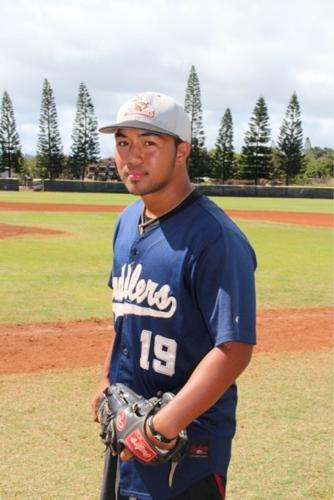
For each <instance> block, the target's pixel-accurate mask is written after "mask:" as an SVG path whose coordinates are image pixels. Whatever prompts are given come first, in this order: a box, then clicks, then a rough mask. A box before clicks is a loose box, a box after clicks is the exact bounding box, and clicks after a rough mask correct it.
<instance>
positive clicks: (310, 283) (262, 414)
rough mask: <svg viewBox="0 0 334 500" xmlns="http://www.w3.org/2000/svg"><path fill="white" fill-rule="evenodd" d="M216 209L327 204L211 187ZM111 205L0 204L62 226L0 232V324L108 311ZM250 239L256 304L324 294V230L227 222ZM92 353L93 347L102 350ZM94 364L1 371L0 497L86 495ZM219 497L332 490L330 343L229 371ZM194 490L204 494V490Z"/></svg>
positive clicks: (93, 450) (30, 196)
mask: <svg viewBox="0 0 334 500" xmlns="http://www.w3.org/2000/svg"><path fill="white" fill-rule="evenodd" d="M132 199H133V198H132V197H129V196H123V195H112V199H111V197H110V195H96V194H94V195H87V194H80V195H78V194H75V195H74V194H71V193H66V194H62V193H24V192H23V193H0V201H2V200H4V201H6V200H12V201H34V202H35V201H39V202H58V203H64V202H66V203H101V204H105V203H107V204H127V203H129V201H130V200H132ZM216 200H217V201H218V202H219V204H222V206H224V207H226V208H241V209H245V208H246V207H248V208H249V209H252V210H259V209H261V210H292V211H309V212H332V208H333V205H332V202H330V201H329V200H277V199H274V200H271V199H236V198H224V199H223V198H219V199H218V198H217V199H216ZM116 217H117V215H116V214H113V213H100V214H97V213H85V214H83V213H66V212H60V213H48V212H45V213H43V212H5V211H3V212H1V211H0V223H6V224H20V225H28V226H40V227H48V228H52V229H57V230H61V231H65V232H66V233H67V234H66V235H62V236H58V235H55V236H51V237H45V236H29V237H27V236H26V237H22V238H11V239H4V240H0V254H1V261H0V269H1V299H0V323H4V322H30V321H52V320H59V319H61V320H68V319H81V318H89V317H109V316H110V314H111V296H110V292H109V290H108V288H107V286H106V281H107V279H108V275H109V272H110V265H111V258H112V255H111V244H112V234H113V227H114V224H115V220H116ZM237 222H238V224H239V225H240V227H241V228H242V229H243V230H244V231H245V232H246V234H247V236H248V237H249V239H250V240H251V242H252V243H253V245H254V247H255V249H256V252H257V255H258V261H259V266H258V270H257V273H256V276H257V290H258V305H259V307H260V308H268V307H270V308H280V307H303V306H304V307H305V306H313V307H316V306H330V305H332V304H333V260H332V258H333V233H332V230H331V229H329V228H320V227H319V228H311V227H306V226H296V225H288V224H274V223H269V222H263V221H262V222H260V221H250V220H247V221H244V220H238V221H237ZM101 356H102V357H103V353H101ZM99 373H100V367H94V368H90V369H77V370H66V371H60V370H54V371H48V372H43V373H39V374H34V375H3V376H1V377H0V387H1V403H2V419H1V423H0V441H1V451H2V456H1V464H0V469H1V473H0V498H1V499H4V500H7V499H24V500H25V499H34V500H35V499H45V500H48V499H55V500H58V499H73V500H74V499H78V498H80V499H88V500H90V499H97V498H98V489H99V484H100V479H101V474H102V456H103V446H102V444H101V443H100V441H99V438H98V433H99V430H98V426H97V425H96V424H94V423H92V422H91V421H90V416H89V401H90V398H91V396H92V394H93V393H94V391H95V388H96V385H97V383H98V380H99ZM239 392H240V404H239V419H238V421H239V428H238V433H237V436H236V439H235V442H234V452H233V459H232V463H231V467H230V477H229V483H228V498H229V499H231V500H251V499H254V500H258V499H263V500H265V499H267V498H270V499H275V500H276V499H278V500H290V499H291V500H292V499H325V500H330V499H332V498H333V477H332V465H333V421H332V415H333V396H332V394H333V371H332V356H331V353H330V351H329V350H322V351H318V352H306V353H281V354H257V355H256V356H255V357H254V358H253V361H252V363H251V365H250V367H249V368H248V370H247V371H246V373H245V374H244V375H243V376H242V377H241V378H240V381H239ZM203 500H204V499H203Z"/></svg>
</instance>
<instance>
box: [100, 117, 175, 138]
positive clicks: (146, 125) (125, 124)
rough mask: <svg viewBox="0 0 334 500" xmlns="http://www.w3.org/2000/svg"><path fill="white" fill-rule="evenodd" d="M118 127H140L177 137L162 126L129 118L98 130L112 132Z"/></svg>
mask: <svg viewBox="0 0 334 500" xmlns="http://www.w3.org/2000/svg"><path fill="white" fill-rule="evenodd" d="M120 128H140V129H142V130H148V131H150V132H156V133H157V134H163V135H171V136H172V137H178V136H177V135H176V134H173V133H172V132H169V131H168V130H165V129H163V128H160V127H156V126H155V125H151V124H150V123H145V122H141V121H138V120H137V121H136V120H129V121H125V122H120V123H114V124H113V125H108V126H107V127H102V128H100V129H99V132H102V134H114V133H115V132H117V130H119V129H120Z"/></svg>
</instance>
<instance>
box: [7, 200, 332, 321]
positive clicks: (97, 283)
mask: <svg viewBox="0 0 334 500" xmlns="http://www.w3.org/2000/svg"><path fill="white" fill-rule="evenodd" d="M22 194H25V193H22ZM28 194H29V195H30V196H33V195H36V196H39V195H40V194H42V195H44V194H46V195H47V197H44V198H43V199H44V200H48V201H50V198H49V194H48V193H28ZM54 194H59V193H52V199H53V196H54ZM60 194H61V198H62V199H63V196H64V195H63V193H60ZM20 195H21V193H17V194H16V196H17V197H18V196H20ZM94 196H96V195H94ZM80 198H82V200H83V199H85V200H86V201H87V200H90V197H89V196H88V195H85V196H84V197H82V195H80ZM68 199H71V200H72V201H74V200H75V199H76V196H74V197H73V195H72V194H70V196H69V198H68ZM223 201H224V200H223ZM230 201H232V200H230ZM256 201H257V202H259V201H260V200H256ZM274 201H275V202H277V200H274ZM291 201H294V202H296V201H297V200H291ZM315 201H316V202H318V201H319V200H307V202H315ZM320 201H324V200H320ZM325 201H326V200H325ZM238 203H240V201H239V200H238ZM238 203H236V204H235V205H234V207H236V206H238ZM301 203H302V204H303V206H304V203H305V200H302V201H301ZM296 207H297V205H296ZM317 207H318V209H319V210H320V208H321V207H323V205H322V203H319V206H318V205H317V204H316V205H314V206H313V210H315V209H316V208H317ZM117 217H118V214H115V213H92V212H86V213H82V212H75V213H74V212H73V213H71V212H15V211H13V212H11V211H0V222H2V223H6V224H18V225H27V226H37V227H46V228H50V229H56V230H60V231H64V232H65V233H66V234H65V235H53V236H44V235H43V236H41V235H29V236H25V237H22V238H7V239H3V240H0V253H1V261H0V271H1V288H2V294H1V295H2V297H1V302H0V303H1V306H0V322H2V323H3V322H30V321H56V320H64V321H66V320H70V319H87V318H91V317H109V316H110V312H111V296H110V292H109V290H108V288H107V286H106V283H107V280H108V276H109V273H110V266H111V259H112V235H113V229H114V224H115V221H116V218H117ZM237 223H238V224H239V226H240V227H241V228H242V229H243V230H244V231H245V233H246V234H247V236H248V237H249V239H250V241H251V242H252V244H253V246H254V248H255V250H256V253H257V256H258V262H259V264H258V269H257V272H256V280H257V294H258V306H259V307H260V308H268V307H270V308H279V307H303V306H316V305H319V306H320V305H321V306H325V305H330V304H331V303H332V285H333V280H332V273H331V272H330V270H331V269H332V250H333V241H332V230H331V228H323V227H321V228H318V227H306V226H298V225H289V224H274V223H270V222H265V221H250V220H237Z"/></svg>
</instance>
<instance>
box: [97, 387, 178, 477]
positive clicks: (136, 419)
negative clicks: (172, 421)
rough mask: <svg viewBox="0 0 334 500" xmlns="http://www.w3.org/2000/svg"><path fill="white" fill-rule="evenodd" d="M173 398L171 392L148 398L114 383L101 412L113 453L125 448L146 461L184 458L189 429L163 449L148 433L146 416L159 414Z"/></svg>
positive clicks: (103, 430) (105, 436)
mask: <svg viewBox="0 0 334 500" xmlns="http://www.w3.org/2000/svg"><path fill="white" fill-rule="evenodd" d="M173 397H174V395H173V394H172V393H170V392H166V393H164V394H162V395H161V396H160V397H158V396H157V397H153V398H150V399H145V398H144V397H142V396H140V395H138V394H136V393H135V392H134V391H132V389H130V388H129V387H127V386H126V385H124V384H119V383H118V384H113V385H111V386H109V387H108V388H107V389H106V390H105V391H104V393H103V397H102V399H101V401H100V404H99V408H98V413H99V419H100V423H101V433H100V436H101V439H102V441H103V442H104V444H105V445H106V447H110V449H111V453H112V454H114V455H119V454H120V453H121V451H122V450H123V449H124V448H125V447H126V448H128V450H130V451H131V453H132V454H133V456H134V458H136V459H137V460H139V462H141V463H143V464H149V465H161V464H164V463H166V462H168V461H170V462H173V463H174V468H175V465H176V464H177V463H178V462H179V461H180V460H181V458H183V456H184V454H185V450H186V447H187V441H188V439H187V434H186V431H181V432H180V434H179V435H178V436H177V439H176V444H175V447H174V448H173V449H171V450H163V449H161V448H159V447H157V446H155V444H153V443H152V441H150V440H149V439H148V437H147V435H146V432H145V424H146V421H147V419H148V418H149V417H150V416H151V415H154V414H155V413H157V412H158V411H159V410H161V408H163V407H164V406H165V405H166V404H168V403H169V401H170V400H171V399H172V398H173Z"/></svg>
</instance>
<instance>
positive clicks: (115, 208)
mask: <svg viewBox="0 0 334 500" xmlns="http://www.w3.org/2000/svg"><path fill="white" fill-rule="evenodd" d="M123 209H124V206H122V205H85V204H70V203H66V204H65V203H62V204H60V203H20V202H11V201H2V202H0V210H10V211H39V212H121V211H122V210H123ZM226 212H227V213H228V214H229V215H230V216H231V217H235V218H242V219H260V220H267V221H271V222H280V223H286V224H303V225H307V226H322V227H331V226H333V222H334V217H333V215H332V214H321V213H306V212H270V211H255V210H226Z"/></svg>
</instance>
